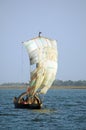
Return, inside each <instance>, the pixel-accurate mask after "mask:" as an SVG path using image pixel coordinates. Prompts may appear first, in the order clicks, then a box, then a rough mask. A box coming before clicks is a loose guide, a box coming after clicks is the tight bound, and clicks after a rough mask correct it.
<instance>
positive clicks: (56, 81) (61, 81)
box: [53, 80, 86, 86]
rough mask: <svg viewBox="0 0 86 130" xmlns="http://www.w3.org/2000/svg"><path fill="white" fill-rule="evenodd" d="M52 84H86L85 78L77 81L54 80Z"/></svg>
mask: <svg viewBox="0 0 86 130" xmlns="http://www.w3.org/2000/svg"><path fill="white" fill-rule="evenodd" d="M53 85H54V86H55V85H56V86H86V80H78V81H72V80H67V81H63V80H55V81H54V83H53Z"/></svg>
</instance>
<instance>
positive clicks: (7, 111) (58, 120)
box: [0, 89, 86, 130]
mask: <svg viewBox="0 0 86 130" xmlns="http://www.w3.org/2000/svg"><path fill="white" fill-rule="evenodd" d="M21 92H24V90H16V89H3V90H2V89H0V130H86V90H85V89H63V90H58V89H57V90H49V91H48V93H47V95H46V96H45V99H44V106H43V108H42V109H41V110H27V109H15V108H14V105H13V101H12V99H13V97H14V96H17V95H19V94H20V93H21Z"/></svg>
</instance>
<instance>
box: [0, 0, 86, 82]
mask: <svg viewBox="0 0 86 130" xmlns="http://www.w3.org/2000/svg"><path fill="white" fill-rule="evenodd" d="M39 31H41V32H42V35H43V36H46V37H49V38H51V39H56V40H57V41H58V51H59V63H58V64H59V67H58V72H57V76H56V79H61V80H86V0H0V83H3V82H27V81H28V79H29V70H30V65H29V59H28V55H27V52H26V49H25V47H24V46H23V45H22V43H21V42H22V41H26V40H28V39H31V38H33V37H36V36H37V35H38V32H39Z"/></svg>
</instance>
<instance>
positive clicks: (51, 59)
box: [14, 32, 58, 109]
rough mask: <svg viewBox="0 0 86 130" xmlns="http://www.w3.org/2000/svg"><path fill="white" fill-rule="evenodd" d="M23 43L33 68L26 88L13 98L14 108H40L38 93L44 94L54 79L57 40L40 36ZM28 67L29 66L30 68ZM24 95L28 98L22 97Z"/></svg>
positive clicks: (56, 65)
mask: <svg viewBox="0 0 86 130" xmlns="http://www.w3.org/2000/svg"><path fill="white" fill-rule="evenodd" d="M40 34H41V32H39V36H38V37H36V38H33V39H31V40H29V41H26V42H24V43H23V45H24V46H25V48H26V49H27V52H28V55H29V60H30V66H31V67H32V68H33V66H35V68H34V69H33V70H31V72H30V77H31V79H30V83H29V87H28V90H27V91H26V92H25V93H22V94H21V95H20V96H19V97H18V98H14V105H15V107H16V108H31V109H34V108H35V109H36V108H37V109H38V108H41V106H42V102H41V99H40V98H39V95H41V94H43V95H44V94H46V93H47V91H48V90H49V88H50V87H51V85H52V83H53V81H54V80H55V76H56V72H57V67H58V63H57V62H58V61H57V56H58V52H57V42H56V41H55V40H51V39H49V38H45V37H42V36H40ZM31 67H30V68H31ZM24 96H26V97H27V99H28V100H26V99H24V98H23V97H24Z"/></svg>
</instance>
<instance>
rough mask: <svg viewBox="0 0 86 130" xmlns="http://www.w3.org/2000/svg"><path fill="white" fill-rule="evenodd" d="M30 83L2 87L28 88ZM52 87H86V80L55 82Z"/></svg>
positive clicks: (7, 84) (8, 84)
mask: <svg viewBox="0 0 86 130" xmlns="http://www.w3.org/2000/svg"><path fill="white" fill-rule="evenodd" d="M28 85H29V83H3V84H1V86H28ZM52 86H86V80H78V81H72V80H67V81H63V80H55V81H54V82H53V85H52Z"/></svg>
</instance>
